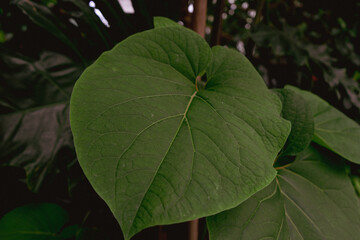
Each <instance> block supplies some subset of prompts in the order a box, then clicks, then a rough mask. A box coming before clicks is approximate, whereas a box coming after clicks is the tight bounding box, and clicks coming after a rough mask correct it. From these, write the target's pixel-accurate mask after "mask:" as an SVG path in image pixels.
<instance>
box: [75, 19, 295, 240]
mask: <svg viewBox="0 0 360 240" xmlns="http://www.w3.org/2000/svg"><path fill="white" fill-rule="evenodd" d="M158 20H161V19H158ZM156 25H157V24H155V26H156ZM204 72H206V74H207V82H206V86H205V87H204V88H203V89H201V87H200V86H199V83H198V82H199V81H201V80H199V76H201V75H203V74H204ZM280 109H281V102H280V101H279V99H278V98H277V96H276V95H274V94H273V93H272V92H270V91H269V90H268V89H267V88H266V86H265V84H264V83H263V81H262V79H261V78H260V76H259V75H258V74H257V72H256V71H255V69H254V68H253V67H252V66H251V64H250V63H249V62H248V61H247V60H246V59H245V57H244V56H242V55H241V54H239V53H237V52H235V51H233V50H228V49H225V48H222V47H215V48H213V49H212V51H211V49H210V48H209V46H208V45H207V44H206V42H205V41H204V40H203V39H202V38H201V37H200V36H198V35H197V34H196V33H194V32H192V31H190V30H187V29H185V28H183V27H181V28H180V27H177V26H175V27H172V26H170V27H161V28H157V29H153V30H149V31H146V32H143V33H138V34H135V35H133V36H131V37H129V38H128V39H126V40H124V41H123V42H121V43H120V44H119V45H117V46H116V47H115V48H114V49H113V50H112V51H110V52H107V53H106V54H104V55H102V56H101V57H100V58H99V59H98V60H97V61H96V62H95V63H94V64H93V65H92V66H91V67H90V68H88V69H87V70H86V71H85V72H84V74H83V75H82V76H81V78H80V79H79V80H78V82H77V83H76V85H75V88H74V91H73V94H72V99H71V112H70V119H71V127H72V130H73V134H74V141H75V146H76V150H77V155H78V159H79V162H80V164H81V166H82V168H83V169H84V172H85V175H86V176H87V177H88V179H89V180H90V182H91V183H92V185H93V186H94V188H95V190H96V191H97V192H98V193H99V195H100V196H101V197H102V198H103V199H104V200H105V201H106V202H107V204H108V205H109V207H110V209H111V210H112V212H113V213H114V215H115V216H116V218H117V219H118V221H119V223H120V225H121V227H122V230H123V232H124V235H125V237H126V239H128V238H130V237H131V236H132V235H134V234H135V233H137V232H139V231H140V230H142V229H144V228H146V227H149V226H153V225H158V224H168V223H176V222H182V221H186V220H191V219H194V218H199V217H203V216H208V215H212V214H215V213H218V212H221V211H223V210H224V209H229V208H232V207H235V206H237V205H238V204H239V203H241V202H242V201H244V200H245V199H247V198H248V197H250V196H251V195H252V194H254V193H255V192H256V191H258V190H260V189H262V188H264V187H265V186H266V185H268V184H269V183H270V182H271V181H272V180H273V179H274V176H275V174H276V172H275V170H274V169H273V167H272V163H273V161H274V159H275V157H276V155H277V153H278V152H279V151H280V149H281V147H282V146H283V144H284V142H285V140H286V137H287V135H288V133H289V130H290V129H289V128H290V125H289V123H288V122H287V121H285V120H284V119H282V118H281V117H280ZM139 176H141V178H140V177H139Z"/></svg>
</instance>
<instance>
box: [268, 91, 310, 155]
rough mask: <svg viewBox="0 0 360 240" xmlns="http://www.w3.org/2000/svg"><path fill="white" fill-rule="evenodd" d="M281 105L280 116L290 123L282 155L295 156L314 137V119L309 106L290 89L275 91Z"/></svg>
mask: <svg viewBox="0 0 360 240" xmlns="http://www.w3.org/2000/svg"><path fill="white" fill-rule="evenodd" d="M274 91H275V92H276V93H277V94H278V95H279V97H280V99H281V102H282V104H283V107H282V111H281V115H282V117H283V118H285V119H287V120H289V121H290V122H291V132H290V135H289V137H288V139H287V141H286V144H285V147H284V150H283V152H282V155H295V154H296V153H299V152H301V151H303V150H304V149H305V148H307V147H308V146H309V144H310V142H311V139H312V137H313V135H314V117H313V115H312V112H311V108H310V106H309V104H308V103H307V102H306V101H305V99H304V98H303V97H302V96H301V95H300V94H297V93H295V92H294V91H292V90H290V89H275V90H274Z"/></svg>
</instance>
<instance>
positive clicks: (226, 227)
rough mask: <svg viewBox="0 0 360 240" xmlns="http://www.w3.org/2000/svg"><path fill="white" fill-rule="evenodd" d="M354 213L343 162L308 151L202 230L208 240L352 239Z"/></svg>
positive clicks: (358, 222) (358, 214)
mask: <svg viewBox="0 0 360 240" xmlns="http://www.w3.org/2000/svg"><path fill="white" fill-rule="evenodd" d="M333 160H337V161H333ZM359 209H360V205H359V199H358V197H357V196H356V194H355V192H354V188H353V186H352V184H351V181H350V179H349V177H348V174H347V173H346V169H345V167H344V163H343V162H342V161H339V157H338V156H336V155H335V154H329V152H327V151H321V149H317V148H315V147H313V146H310V147H309V148H307V149H306V150H305V151H303V152H302V153H300V154H299V155H298V156H297V158H296V161H295V162H294V163H293V164H292V165H291V166H290V167H288V168H284V169H282V170H280V171H279V172H278V175H277V177H276V179H275V180H274V181H273V182H272V183H271V184H270V185H269V186H267V187H266V188H264V189H263V190H261V191H260V192H258V193H256V194H255V195H253V196H252V197H251V198H249V199H248V200H246V201H245V202H243V203H241V204H240V205H239V206H237V207H236V208H233V209H231V210H228V211H224V212H222V213H219V214H216V215H214V216H211V217H208V218H207V225H208V228H209V235H210V239H211V240H217V239H219V240H233V239H234V240H237V239H246V240H257V239H284V240H285V239H286V240H288V239H334V240H336V239H357V237H356V236H360V228H359V226H360V211H359Z"/></svg>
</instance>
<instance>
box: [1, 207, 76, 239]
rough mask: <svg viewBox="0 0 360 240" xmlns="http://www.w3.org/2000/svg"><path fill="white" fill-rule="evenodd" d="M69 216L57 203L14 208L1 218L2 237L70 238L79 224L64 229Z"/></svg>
mask: <svg viewBox="0 0 360 240" xmlns="http://www.w3.org/2000/svg"><path fill="white" fill-rule="evenodd" d="M68 218H69V217H68V214H67V212H66V211H65V210H64V209H63V208H61V207H59V206H58V205H56V204H53V203H41V204H28V205H25V206H22V207H18V208H16V209H14V210H13V211H11V212H9V213H7V214H6V215H5V216H4V217H3V218H1V220H0V238H1V239H4V240H18V239H21V240H61V239H70V238H72V237H73V236H74V235H75V234H76V231H77V226H76V225H74V226H69V227H67V228H65V229H63V230H62V228H63V226H64V225H65V223H66V222H67V221H68ZM61 230H62V231H61Z"/></svg>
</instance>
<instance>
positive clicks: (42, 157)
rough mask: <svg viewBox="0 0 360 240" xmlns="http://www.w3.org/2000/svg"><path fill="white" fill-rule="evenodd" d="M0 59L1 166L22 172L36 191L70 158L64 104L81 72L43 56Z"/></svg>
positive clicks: (59, 59) (55, 56)
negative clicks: (0, 67) (23, 170)
mask: <svg viewBox="0 0 360 240" xmlns="http://www.w3.org/2000/svg"><path fill="white" fill-rule="evenodd" d="M1 57H2V58H1V62H2V63H3V65H2V66H3V67H4V68H5V69H6V71H4V72H1V73H0V76H1V78H0V82H1V87H0V92H1V96H0V109H1V112H2V113H3V114H1V115H0V133H1V134H0V139H1V142H0V159H1V160H0V165H1V166H16V167H23V168H24V169H25V170H26V174H27V184H28V186H29V188H30V189H31V190H32V191H34V192H37V191H38V190H39V189H40V188H41V187H42V186H43V184H44V183H45V185H47V186H50V185H51V183H52V180H53V179H54V178H55V177H56V175H57V174H58V173H59V166H63V168H65V166H66V164H67V163H68V162H69V161H71V160H73V159H74V158H75V157H74V154H70V155H69V154H65V153H67V152H69V150H70V151H71V150H72V149H73V148H74V147H73V143H72V134H71V131H70V125H69V115H68V111H69V107H68V101H69V97H70V93H71V91H72V87H73V84H74V82H75V80H76V78H77V77H78V76H79V75H80V73H81V71H82V69H81V67H79V66H78V65H76V64H75V63H73V62H72V61H71V60H70V59H68V58H67V57H65V56H63V55H61V54H57V53H53V52H48V51H45V52H43V53H42V54H41V55H40V58H39V59H37V60H33V59H29V58H26V57H24V56H21V55H18V54H7V53H6V52H2V55H1ZM45 180H47V181H45Z"/></svg>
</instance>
